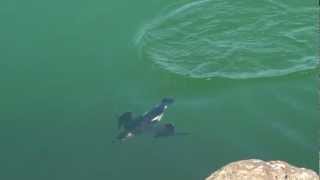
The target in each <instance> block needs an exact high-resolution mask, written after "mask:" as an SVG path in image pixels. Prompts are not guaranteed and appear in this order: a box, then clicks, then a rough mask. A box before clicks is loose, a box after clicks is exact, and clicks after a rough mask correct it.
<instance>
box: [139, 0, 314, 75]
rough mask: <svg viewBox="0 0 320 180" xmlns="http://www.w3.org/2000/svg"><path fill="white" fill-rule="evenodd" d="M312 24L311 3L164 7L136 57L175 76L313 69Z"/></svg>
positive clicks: (267, 0) (250, 1)
mask: <svg viewBox="0 0 320 180" xmlns="http://www.w3.org/2000/svg"><path fill="white" fill-rule="evenodd" d="M300 2H301V1H300ZM290 4H291V3H290ZM293 4H294V3H293ZM313 17H314V18H313ZM315 23H316V8H312V6H307V5H306V6H303V5H301V4H300V5H299V6H290V5H289V4H288V5H287V4H285V3H282V4H281V3H278V2H274V1H272V0H264V1H255V0H243V1H234V0H202V1H194V2H191V3H188V4H184V5H179V6H175V7H173V8H169V10H167V11H165V12H163V13H162V14H160V15H159V16H158V17H156V18H154V19H153V21H151V23H149V24H147V25H146V26H144V27H143V28H142V30H141V31H140V32H139V33H138V34H137V37H136V39H135V43H136V45H137V46H138V47H139V50H140V51H139V52H140V53H141V57H143V58H146V59H149V60H152V61H153V62H154V63H156V64H158V65H159V66H160V67H162V68H164V69H166V70H169V71H171V72H174V73H177V74H180V75H185V76H190V77H194V78H210V77H226V78H234V79H246V78H259V77H273V76H281V75H287V74H290V73H294V72H298V71H304V70H310V69H314V68H315V67H316V64H317V61H316V42H315V38H316V26H315Z"/></svg>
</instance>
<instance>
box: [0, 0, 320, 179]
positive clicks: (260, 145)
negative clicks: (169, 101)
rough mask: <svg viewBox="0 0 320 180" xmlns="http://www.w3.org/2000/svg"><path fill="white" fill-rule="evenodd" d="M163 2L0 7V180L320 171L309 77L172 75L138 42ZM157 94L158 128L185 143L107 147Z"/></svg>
mask: <svg viewBox="0 0 320 180" xmlns="http://www.w3.org/2000/svg"><path fill="white" fill-rule="evenodd" d="M281 2H282V4H290V3H291V2H292V3H293V4H292V5H291V4H290V5H291V6H293V7H296V8H298V9H299V7H304V8H305V7H306V6H307V7H310V8H312V6H315V5H316V1H312V2H307V1H306V2H303V1H301V2H300V1H294V2H293V1H285V0H282V1H281ZM179 3H181V4H188V3H190V1H179ZM168 6H172V1H169V0H166V1H155V0H151V1H150V0H149V1H147V0H143V1H129V0H126V1H115V0H108V1H101V0H97V1H84V0H80V1H71V0H69V1H62V0H58V1H40V0H31V1H16V0H10V1H9V0H4V1H1V2H0V14H1V16H0V22H1V28H0V37H1V38H0V39H1V43H0V58H1V59H0V82H1V86H0V87H1V95H0V99H1V101H0V109H1V110H0V114H1V119H0V120H1V121H0V179H6V180H18V179H33V180H38V179H39V180H43V179H59V180H63V179H66V180H67V179H68V180H69V179H77V180H80V179H108V180H124V179H129V178H130V179H133V180H149V179H157V180H163V179H181V180H182V179H184V180H185V179H188V180H189V179H190V180H196V179H204V177H206V176H207V175H208V174H209V173H210V172H211V171H213V170H216V169H217V168H219V167H221V166H223V165H225V164H226V163H229V162H231V161H236V160H240V159H248V158H259V159H264V160H275V159H278V160H284V161H287V162H289V163H291V164H294V165H296V166H303V167H306V168H311V169H314V170H317V167H318V165H317V163H318V157H317V150H318V149H317V148H318V147H317V129H318V125H317V122H318V121H317V120H318V116H319V114H318V109H317V90H316V88H317V85H316V75H315V73H314V71H313V70H305V71H299V72H295V73H291V74H289V75H281V76H280V75H279V76H278V75H274V76H272V77H268V78H248V79H229V78H222V77H211V78H210V79H207V78H191V77H189V76H185V75H181V74H179V73H174V72H172V71H170V70H168V69H166V68H163V67H161V66H160V65H159V64H157V63H154V61H153V60H154V59H148V58H147V57H145V56H141V54H139V48H138V47H137V45H136V44H135V43H134V40H135V38H136V36H137V34H139V32H140V31H141V29H143V28H144V27H145V26H146V25H147V24H149V23H150V22H152V21H153V20H154V18H155V17H157V16H158V15H159V14H161V13H162V12H163V10H164V9H165V8H167V7H168ZM248 7H250V4H248ZM308 12H309V11H308ZM316 16H317V14H316V13H314V17H313V18H314V19H315V20H316V18H315V17H316ZM287 18H288V19H287V21H288V22H290V21H292V20H293V18H292V17H287ZM308 22H309V21H308ZM239 23H241V22H239ZM310 23H314V26H315V24H316V21H315V22H313V21H310ZM309 26H313V25H312V24H309ZM284 28H288V27H286V26H284ZM252 31H254V29H252ZM283 31H285V30H283ZM288 31H289V30H288ZM311 35H312V34H311ZM225 37H226V38H227V36H225ZM308 37H309V36H308ZM301 38H302V39H303V37H301ZM316 38H317V37H316V34H315V33H314V34H313V36H312V38H311V39H306V42H307V43H306V44H309V45H310V44H313V45H314V43H315V42H314V41H313V40H315V39H316ZM284 44H286V45H287V44H288V43H287V41H286V42H284ZM299 46H301V48H306V47H305V44H299ZM311 47H315V46H311ZM306 49H308V48H306ZM199 50H201V49H199ZM300 53H304V54H302V57H309V56H315V54H312V53H316V50H315V49H314V50H311V51H310V50H306V51H301V52H300ZM310 53H311V54H310ZM264 55H265V54H263V57H265V56H264ZM256 58H257V59H259V53H258V54H257V57H256ZM274 58H277V57H274ZM282 58H286V57H282ZM278 60H279V61H281V58H278ZM307 69H308V68H307ZM164 96H173V97H174V98H175V100H176V102H175V104H174V105H173V106H172V107H170V108H169V109H168V111H167V113H166V114H165V116H164V118H163V122H169V121H170V122H173V123H174V124H175V125H176V128H177V130H181V131H185V132H190V133H191V135H190V136H184V137H171V138H166V139H160V140H159V141H153V140H152V139H151V138H148V137H139V138H136V139H132V140H131V141H128V142H126V143H123V144H112V142H111V141H112V140H113V138H114V137H115V136H116V134H117V133H118V131H117V122H116V119H117V117H118V116H119V115H120V114H121V113H122V112H124V111H132V112H134V113H135V114H139V113H143V112H145V111H146V110H148V109H149V108H150V107H152V106H153V105H154V104H156V103H158V102H159V101H160V99H161V98H162V97H164Z"/></svg>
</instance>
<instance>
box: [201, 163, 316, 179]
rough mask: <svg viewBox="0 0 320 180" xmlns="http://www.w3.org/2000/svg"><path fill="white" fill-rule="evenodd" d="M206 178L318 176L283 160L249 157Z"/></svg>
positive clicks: (293, 177) (291, 177) (298, 177)
mask: <svg viewBox="0 0 320 180" xmlns="http://www.w3.org/2000/svg"><path fill="white" fill-rule="evenodd" d="M206 180H319V176H318V175H317V174H316V173H315V172H314V171H312V170H309V169H305V168H298V167H295V166H292V165H290V164H288V163H286V162H284V161H269V162H266V161H262V160H257V159H250V160H242V161H237V162H233V163H230V164H228V165H226V166H224V167H222V168H221V169H219V170H217V171H215V172H214V173H213V174H211V175H210V176H209V177H207V178H206Z"/></svg>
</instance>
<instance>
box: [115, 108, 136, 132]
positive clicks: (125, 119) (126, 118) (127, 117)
mask: <svg viewBox="0 0 320 180" xmlns="http://www.w3.org/2000/svg"><path fill="white" fill-rule="evenodd" d="M132 119H133V118H132V112H125V113H123V114H122V115H121V116H120V117H119V119H118V129H120V128H121V127H123V126H125V125H126V124H128V123H129V122H130V121H132Z"/></svg>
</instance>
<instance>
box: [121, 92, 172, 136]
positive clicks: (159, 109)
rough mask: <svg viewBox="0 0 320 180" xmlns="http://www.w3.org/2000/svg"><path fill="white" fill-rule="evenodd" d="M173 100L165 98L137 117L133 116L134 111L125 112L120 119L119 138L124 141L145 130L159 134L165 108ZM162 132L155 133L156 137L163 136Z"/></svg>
mask: <svg viewBox="0 0 320 180" xmlns="http://www.w3.org/2000/svg"><path fill="white" fill-rule="evenodd" d="M173 102H174V99H173V98H170V97H166V98H163V99H162V101H161V103H160V104H158V105H156V106H154V107H153V108H152V109H151V110H149V111H148V112H146V113H144V114H143V115H140V116H138V117H136V118H134V117H133V113H132V112H125V113H123V114H122V115H121V116H120V117H119V119H118V129H119V130H120V133H119V134H118V136H117V139H118V140H121V141H123V140H126V139H129V138H132V137H134V136H136V135H139V134H141V133H145V132H152V133H155V134H159V133H160V129H163V128H159V127H161V125H159V124H158V123H159V122H160V121H161V119H162V117H163V114H164V112H165V110H166V109H167V108H168V106H169V105H171V104H172V103H173ZM160 134H161V135H160ZM160 134H159V135H155V136H154V137H156V136H157V137H160V136H163V133H160Z"/></svg>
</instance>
